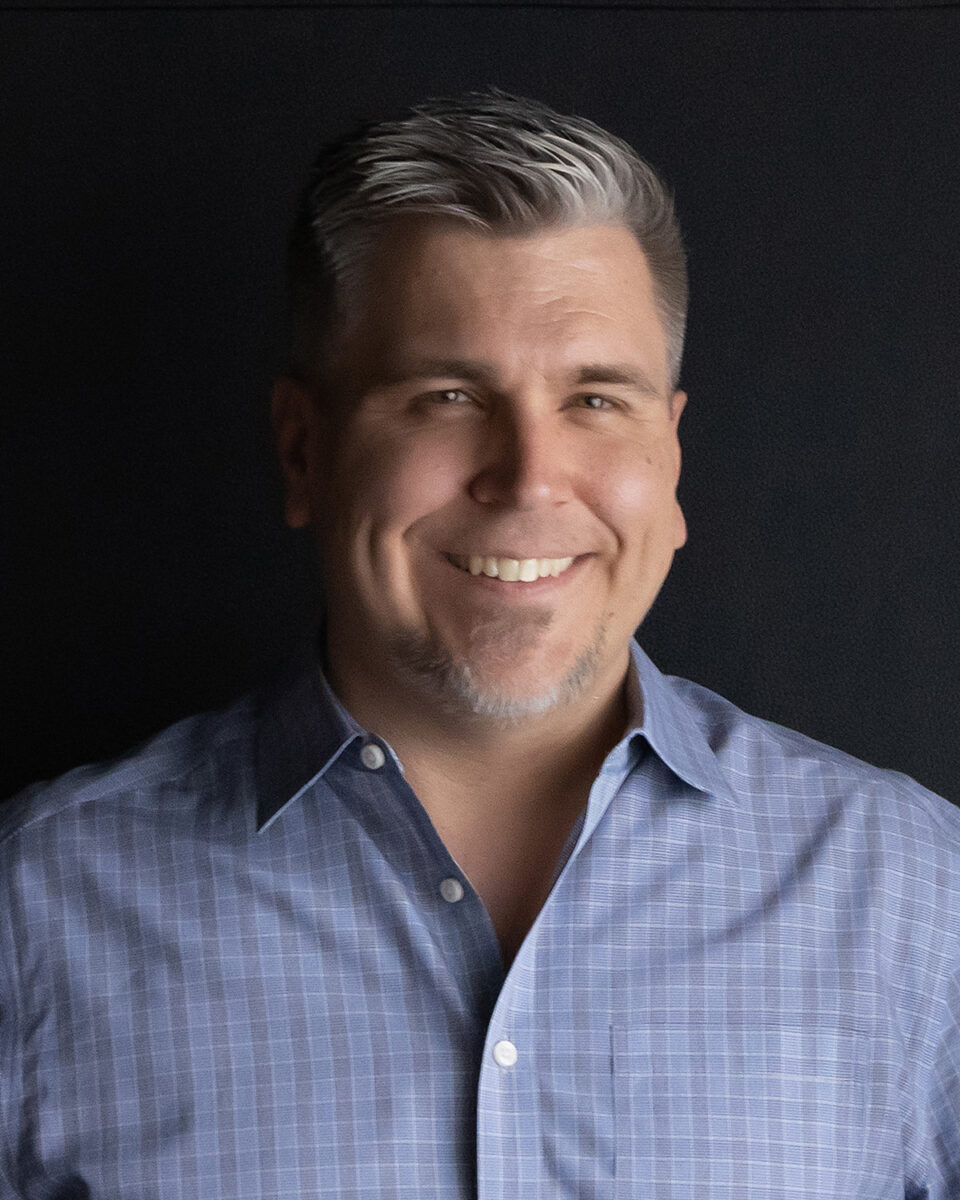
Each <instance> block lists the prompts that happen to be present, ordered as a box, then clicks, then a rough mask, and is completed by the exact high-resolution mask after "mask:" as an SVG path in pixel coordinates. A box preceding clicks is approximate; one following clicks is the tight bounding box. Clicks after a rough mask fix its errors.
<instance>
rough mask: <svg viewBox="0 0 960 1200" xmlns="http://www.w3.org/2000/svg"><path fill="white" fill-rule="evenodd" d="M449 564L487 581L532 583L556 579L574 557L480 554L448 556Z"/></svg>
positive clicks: (570, 563)
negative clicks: (480, 576)
mask: <svg viewBox="0 0 960 1200" xmlns="http://www.w3.org/2000/svg"><path fill="white" fill-rule="evenodd" d="M446 557H447V560H448V562H451V563H452V564H453V565H454V566H455V567H457V568H458V570H460V571H468V572H469V573H470V574H471V575H486V576H487V577H488V578H489V579H502V580H503V581H504V582H505V583H534V582H535V581H536V580H538V579H547V578H550V577H553V578H556V577H557V576H558V575H562V574H563V573H564V571H566V570H567V569H568V568H569V567H570V566H571V565H572V563H573V561H574V558H575V557H576V556H575V555H570V556H569V557H568V558H491V557H490V556H488V555H481V554H448V555H447V556H446Z"/></svg>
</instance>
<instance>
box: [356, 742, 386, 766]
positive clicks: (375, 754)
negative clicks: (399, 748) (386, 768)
mask: <svg viewBox="0 0 960 1200" xmlns="http://www.w3.org/2000/svg"><path fill="white" fill-rule="evenodd" d="M360 761H361V762H362V763H363V765H364V766H365V767H369V769H370V770H371V771H379V770H380V768H381V767H382V766H383V764H384V763H385V762H386V761H387V756H386V755H385V754H384V752H383V751H382V750H381V749H380V747H379V746H378V745H377V743H376V742H367V744H366V745H365V746H364V747H363V749H362V750H361V751H360Z"/></svg>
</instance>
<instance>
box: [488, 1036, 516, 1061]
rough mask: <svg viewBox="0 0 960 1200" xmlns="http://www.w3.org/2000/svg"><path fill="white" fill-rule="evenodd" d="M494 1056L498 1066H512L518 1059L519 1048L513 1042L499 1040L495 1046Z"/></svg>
mask: <svg viewBox="0 0 960 1200" xmlns="http://www.w3.org/2000/svg"><path fill="white" fill-rule="evenodd" d="M493 1057H494V1060H495V1061H496V1064H497V1066H498V1067H512V1066H513V1064H514V1063H515V1062H516V1061H517V1048H516V1046H515V1045H514V1044H513V1042H508V1041H502V1042H497V1044H496V1045H495V1046H494V1048H493Z"/></svg>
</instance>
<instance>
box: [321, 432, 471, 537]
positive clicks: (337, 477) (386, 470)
mask: <svg viewBox="0 0 960 1200" xmlns="http://www.w3.org/2000/svg"><path fill="white" fill-rule="evenodd" d="M331 484H332V487H331V489H330V493H331V494H330V495H329V496H328V497H327V498H326V501H325V504H326V507H327V509H328V513H330V514H335V515H336V516H335V524H336V525H337V527H338V528H339V530H340V535H341V537H342V536H344V534H345V535H346V536H347V537H348V538H352V537H355V536H356V535H357V533H358V531H363V533H364V535H365V536H368V537H372V538H373V539H374V540H377V539H378V538H381V537H391V536H396V537H402V536H403V534H404V533H405V531H406V530H407V529H409V528H410V526H411V525H413V524H414V523H415V522H416V521H417V520H419V519H420V518H422V517H425V516H429V515H430V514H431V513H433V512H435V511H436V510H437V509H439V508H440V507H442V506H443V505H444V504H445V503H446V502H447V501H449V500H450V498H451V497H452V496H454V495H456V493H457V491H458V490H459V489H461V488H462V486H463V479H462V467H461V466H459V465H458V461H457V456H455V455H451V454H450V453H449V452H448V450H447V449H445V448H444V447H443V446H442V445H438V444H437V443H436V442H435V441H428V440H426V439H412V438H408V439H403V438H391V439H376V438H369V439H366V441H365V442H364V443H363V449H362V451H359V450H357V451H354V452H353V453H352V454H350V455H348V456H343V458H342V459H341V461H340V462H339V463H338V465H337V468H336V470H335V471H334V472H332V473H331Z"/></svg>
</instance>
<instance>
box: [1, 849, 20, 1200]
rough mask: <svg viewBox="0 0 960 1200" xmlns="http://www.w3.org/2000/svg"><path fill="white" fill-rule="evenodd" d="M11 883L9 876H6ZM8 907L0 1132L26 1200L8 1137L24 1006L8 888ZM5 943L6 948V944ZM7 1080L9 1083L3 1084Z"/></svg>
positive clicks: (5, 909)
mask: <svg viewBox="0 0 960 1200" xmlns="http://www.w3.org/2000/svg"><path fill="white" fill-rule="evenodd" d="M7 875H8V879H9V872H8V873H7ZM4 896H5V903H3V904H2V905H0V909H2V921H0V985H2V987H0V1001H2V1004H3V1008H4V1011H3V1013H2V1015H0V1084H3V1091H2V1095H0V1111H3V1112H4V1113H6V1114H7V1117H8V1118H10V1119H5V1120H4V1121H3V1122H2V1128H0V1156H2V1158H3V1160H4V1163H5V1165H4V1166H3V1170H4V1173H5V1174H6V1175H7V1177H8V1179H9V1182H10V1185H11V1186H12V1187H13V1188H15V1189H16V1195H17V1196H19V1197H23V1192H22V1191H21V1189H20V1186H19V1183H18V1181H17V1179H16V1177H15V1175H14V1174H13V1171H14V1166H15V1163H16V1146H15V1144H14V1143H12V1142H10V1141H9V1140H8V1134H10V1135H11V1136H12V1131H13V1130H14V1128H15V1127H16V1125H17V1121H16V1120H14V1119H13V1118H14V1117H15V1113H14V1104H15V1101H16V1089H15V1084H14V1080H15V1078H16V1077H17V1076H18V1075H22V1067H23V1054H22V1048H21V1047H20V1030H21V1029H22V1028H23V1017H22V1013H21V1006H20V1004H19V1003H18V998H19V993H20V976H19V972H18V971H17V969H16V965H15V962H14V960H13V958H11V957H10V954H9V950H11V949H14V948H15V947H16V939H15V938H14V931H13V920H12V917H11V907H12V905H11V904H10V899H9V887H8V886H5V888H4ZM5 942H6V943H7V944H5ZM4 1064H6V1066H8V1067H9V1072H8V1071H7V1070H5V1069H2V1068H4ZM5 1078H6V1080H7V1081H6V1083H4V1080H5Z"/></svg>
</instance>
